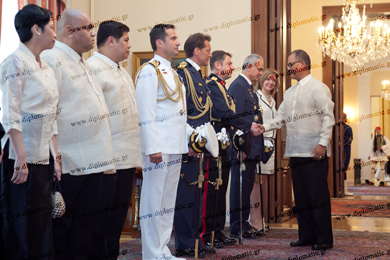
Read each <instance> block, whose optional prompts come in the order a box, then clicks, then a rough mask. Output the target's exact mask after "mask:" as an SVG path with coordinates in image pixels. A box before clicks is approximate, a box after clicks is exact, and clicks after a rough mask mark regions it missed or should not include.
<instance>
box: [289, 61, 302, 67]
mask: <svg viewBox="0 0 390 260" xmlns="http://www.w3.org/2000/svg"><path fill="white" fill-rule="evenodd" d="M301 61H302V60H299V61H296V62H293V63H287V68H288V69H291V68H292V66H294V64H295V63H297V62H301Z"/></svg>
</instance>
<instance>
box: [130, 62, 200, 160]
mask: <svg viewBox="0 0 390 260" xmlns="http://www.w3.org/2000/svg"><path fill="white" fill-rule="evenodd" d="M152 60H158V61H159V62H160V65H159V66H158V68H159V69H160V71H161V74H162V75H163V77H164V79H165V81H166V83H167V84H168V85H169V87H170V88H171V89H172V90H175V89H176V85H175V81H174V77H173V73H176V72H175V71H174V70H173V69H172V67H171V62H170V61H168V60H166V59H164V58H162V57H161V56H159V55H157V54H155V55H154V58H153V59H151V61H152ZM137 76H139V78H138V81H137ZM137 76H136V78H135V80H136V93H137V104H138V111H139V121H140V139H141V152H142V153H144V154H145V155H151V154H154V153H159V152H161V153H163V154H186V153H188V140H189V136H190V135H191V133H192V132H193V129H192V128H191V127H190V126H189V125H187V113H184V114H183V115H181V114H180V111H186V108H187V105H186V90H185V87H184V85H183V84H181V85H182V86H181V87H182V89H183V98H184V107H183V102H182V100H179V101H178V102H173V101H170V100H169V99H166V100H164V101H157V99H164V98H165V97H166V96H165V94H164V92H163V89H162V87H159V86H158V79H157V73H156V69H155V68H154V66H153V65H150V64H149V65H146V66H145V67H144V68H143V69H142V71H141V72H140V73H139V75H137ZM171 93H172V92H171ZM176 97H177V94H175V95H174V96H173V98H176Z"/></svg>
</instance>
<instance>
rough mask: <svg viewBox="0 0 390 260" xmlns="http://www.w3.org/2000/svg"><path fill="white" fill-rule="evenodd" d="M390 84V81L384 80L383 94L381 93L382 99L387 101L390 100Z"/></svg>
mask: <svg viewBox="0 0 390 260" xmlns="http://www.w3.org/2000/svg"><path fill="white" fill-rule="evenodd" d="M389 83H390V82H389V81H388V80H384V81H382V86H383V88H382V93H381V96H382V98H384V99H385V100H390V92H389V85H390V84H389Z"/></svg>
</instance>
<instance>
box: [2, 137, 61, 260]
mask: <svg viewBox="0 0 390 260" xmlns="http://www.w3.org/2000/svg"><path fill="white" fill-rule="evenodd" d="M8 147H9V146H8V143H7V144H6V146H5V149H4V156H3V161H2V163H1V181H0V185H1V188H0V191H1V194H0V212H1V214H0V217H1V221H0V223H1V224H2V225H1V229H0V230H1V236H2V239H1V240H2V242H3V246H2V249H4V250H2V252H0V259H18V260H19V259H33V258H36V257H39V259H54V255H55V253H54V249H53V237H52V222H51V221H52V217H51V211H52V207H51V191H52V189H53V176H54V164H53V159H52V158H50V165H38V164H27V167H28V178H27V181H26V182H25V183H22V184H14V183H13V182H11V178H12V175H13V174H14V164H15V161H14V160H11V159H8V157H9V155H8V150H9V148H8Z"/></svg>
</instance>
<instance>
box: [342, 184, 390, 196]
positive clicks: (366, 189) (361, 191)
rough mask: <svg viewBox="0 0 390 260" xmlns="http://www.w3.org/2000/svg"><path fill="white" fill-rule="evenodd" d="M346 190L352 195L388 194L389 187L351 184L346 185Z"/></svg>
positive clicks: (389, 191) (389, 193)
mask: <svg viewBox="0 0 390 260" xmlns="http://www.w3.org/2000/svg"><path fill="white" fill-rule="evenodd" d="M348 191H349V192H352V193H353V195H375V196H390V187H375V186H371V185H370V186H353V187H348Z"/></svg>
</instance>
